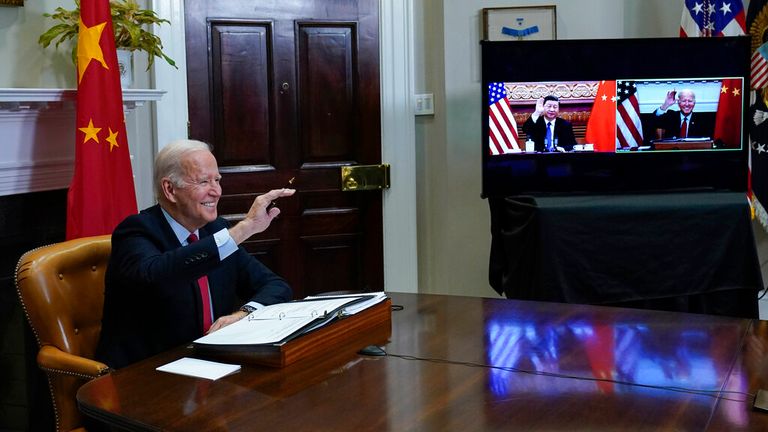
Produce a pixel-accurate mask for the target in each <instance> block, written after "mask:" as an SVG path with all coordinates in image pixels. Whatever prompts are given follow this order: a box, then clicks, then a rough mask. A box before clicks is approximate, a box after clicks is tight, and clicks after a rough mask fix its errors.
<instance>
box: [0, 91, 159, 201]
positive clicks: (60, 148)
mask: <svg viewBox="0 0 768 432" xmlns="http://www.w3.org/2000/svg"><path fill="white" fill-rule="evenodd" d="M163 94H165V91H163V90H153V89H125V90H123V107H124V109H125V111H126V116H128V115H129V114H130V113H131V112H132V111H133V110H134V109H135V108H137V107H141V106H144V104H145V103H146V102H150V101H158V100H160V99H161V98H162V96H163ZM76 99H77V91H76V90H74V89H33V88H0V136H2V137H3V141H2V144H0V196H3V195H15V194H21V193H28V192H39V191H45V190H55V189H65V188H67V187H69V182H70V180H71V179H72V171H73V168H74V153H75V149H74V145H72V144H73V143H74V136H75V135H74V133H75V115H76V112H75V101H76ZM129 140H130V137H129Z"/></svg>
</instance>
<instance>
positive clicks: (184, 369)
mask: <svg viewBox="0 0 768 432" xmlns="http://www.w3.org/2000/svg"><path fill="white" fill-rule="evenodd" d="M157 370H159V371H161V372H170V373H175V374H179V375H186V376H191V377H196V378H205V379H209V380H217V379H219V378H221V377H225V376H227V375H229V374H233V373H235V372H237V371H239V370H240V365H233V364H227V363H217V362H212V361H208V360H200V359H195V358H189V357H182V358H180V359H178V360H176V361H173V362H170V363H168V364H164V365H162V366H160V367H158V368H157Z"/></svg>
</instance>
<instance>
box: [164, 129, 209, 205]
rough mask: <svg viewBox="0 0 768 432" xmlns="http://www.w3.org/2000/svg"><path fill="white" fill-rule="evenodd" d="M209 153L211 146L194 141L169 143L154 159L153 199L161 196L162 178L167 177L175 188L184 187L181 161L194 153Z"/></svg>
mask: <svg viewBox="0 0 768 432" xmlns="http://www.w3.org/2000/svg"><path fill="white" fill-rule="evenodd" d="M201 150H205V151H211V146H210V145H208V144H206V143H204V142H202V141H196V140H189V139H183V140H177V141H173V142H171V143H169V144H168V145H166V146H165V147H163V148H162V150H160V151H159V152H158V153H157V157H155V178H154V182H155V198H156V199H157V200H158V201H159V200H160V198H161V197H162V196H163V181H162V180H163V178H165V177H168V179H170V181H171V183H173V185H174V186H176V187H184V186H185V185H186V183H185V182H184V179H183V176H184V174H185V172H184V168H183V167H182V166H181V161H182V160H184V158H185V157H186V156H187V155H188V154H190V153H193V152H196V151H201Z"/></svg>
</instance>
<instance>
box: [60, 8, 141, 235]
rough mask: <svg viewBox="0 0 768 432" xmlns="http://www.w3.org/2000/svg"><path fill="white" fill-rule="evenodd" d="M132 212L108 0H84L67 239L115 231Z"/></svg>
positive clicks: (132, 196)
mask: <svg viewBox="0 0 768 432" xmlns="http://www.w3.org/2000/svg"><path fill="white" fill-rule="evenodd" d="M133 213H136V195H135V192H134V189H133V173H132V171H131V160H130V154H129V151H128V140H127V138H126V136H125V120H124V116H123V93H122V90H121V89H120V74H119V71H118V67H117V53H116V51H115V38H114V33H113V31H112V19H111V17H110V11H109V1H108V0H82V1H81V2H80V30H79V32H78V39H77V124H76V126H75V173H74V175H73V177H72V183H71V184H70V186H69V194H68V197H67V239H73V238H78V237H87V236H93V235H101V234H110V233H111V232H112V230H113V229H114V228H115V226H116V225H117V224H118V223H119V222H120V221H121V220H122V219H123V218H125V217H126V216H128V215H129V214H133Z"/></svg>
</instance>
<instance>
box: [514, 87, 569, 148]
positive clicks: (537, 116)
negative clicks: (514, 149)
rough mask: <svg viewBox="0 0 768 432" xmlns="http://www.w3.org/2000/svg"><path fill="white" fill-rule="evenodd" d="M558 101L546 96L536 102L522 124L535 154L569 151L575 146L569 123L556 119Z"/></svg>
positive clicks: (558, 107) (555, 97) (558, 109)
mask: <svg viewBox="0 0 768 432" xmlns="http://www.w3.org/2000/svg"><path fill="white" fill-rule="evenodd" d="M559 113H560V99H558V98H557V96H552V95H549V96H546V97H544V98H539V99H538V100H537V101H536V109H535V111H534V112H533V114H531V116H530V117H528V120H526V121H525V123H523V132H525V134H526V135H528V139H531V140H533V142H534V149H535V150H536V151H537V152H555V151H571V150H573V146H574V144H576V137H575V136H574V134H573V125H571V122H569V121H567V120H564V119H561V118H558V114H559Z"/></svg>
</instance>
